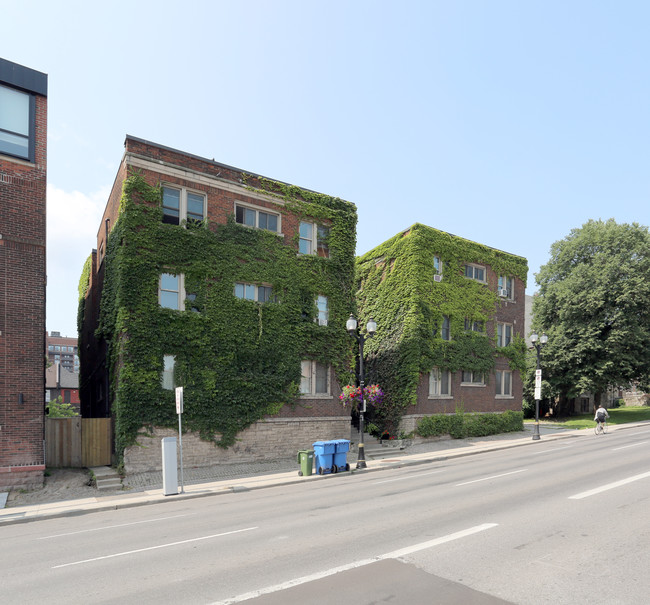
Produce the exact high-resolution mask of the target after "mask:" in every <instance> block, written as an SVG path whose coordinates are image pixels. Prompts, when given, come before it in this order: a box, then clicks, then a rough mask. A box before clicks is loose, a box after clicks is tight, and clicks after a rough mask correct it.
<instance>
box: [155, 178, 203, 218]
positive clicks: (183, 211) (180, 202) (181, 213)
mask: <svg viewBox="0 0 650 605" xmlns="http://www.w3.org/2000/svg"><path fill="white" fill-rule="evenodd" d="M205 205H206V204H205V195H204V194H203V193H197V192H195V191H190V190H188V189H187V188H185V187H172V186H171V185H163V201H162V209H163V223H169V224H170V225H180V224H181V221H183V220H187V222H188V223H189V222H200V221H202V220H203V219H204V218H205Z"/></svg>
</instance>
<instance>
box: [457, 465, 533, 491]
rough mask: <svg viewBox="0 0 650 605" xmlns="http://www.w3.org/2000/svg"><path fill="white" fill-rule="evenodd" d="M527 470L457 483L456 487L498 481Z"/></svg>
mask: <svg viewBox="0 0 650 605" xmlns="http://www.w3.org/2000/svg"><path fill="white" fill-rule="evenodd" d="M527 470H528V469H527V468H522V469H519V470H518V471H510V472H509V473H502V474H501V475H492V476H491V477H483V478H482V479H473V480H472V481H465V483H457V484H456V487H460V486H461V485H469V484H470V483H478V482H479V481H489V480H490V479H498V478H499V477H507V476H508V475H516V474H517V473H525V472H526V471H527Z"/></svg>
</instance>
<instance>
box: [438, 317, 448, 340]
mask: <svg viewBox="0 0 650 605" xmlns="http://www.w3.org/2000/svg"><path fill="white" fill-rule="evenodd" d="M440 336H441V337H442V339H443V340H451V320H450V319H449V315H443V316H442V328H441V331H440Z"/></svg>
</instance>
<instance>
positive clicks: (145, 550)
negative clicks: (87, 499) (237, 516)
mask: <svg viewBox="0 0 650 605" xmlns="http://www.w3.org/2000/svg"><path fill="white" fill-rule="evenodd" d="M254 529H259V527H247V528H245V529H236V530H234V531H227V532H223V533H221V534H212V535H211V536H201V537H200V538H190V539H189V540H180V541H179V542H170V543H169V544H159V545H158V546H148V547H147V548H136V549H135V550H127V551H125V552H117V553H114V554H112V555H104V556H101V557H94V558H92V559H84V560H83V561H73V562H72V563H64V564H63V565H54V566H53V567H52V569H61V568H62V567H71V566H72V565H82V564H83V563H92V562H93V561H103V560H104V559H113V558H115V557H124V556H126V555H133V554H137V553H140V552H147V551H150V550H158V549H159V548H169V547H170V546H179V545H180V544H190V543H192V542H200V541H201V540H211V539H212V538H221V537H223V536H231V535H233V534H240V533H242V532H245V531H252V530H254Z"/></svg>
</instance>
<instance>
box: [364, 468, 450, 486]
mask: <svg viewBox="0 0 650 605" xmlns="http://www.w3.org/2000/svg"><path fill="white" fill-rule="evenodd" d="M436 473H442V469H440V470H438V471H431V472H429V473H418V474H417V475H415V474H414V475H408V476H407V477H397V478H395V479H384V480H383V481H373V482H372V485H379V484H381V483H392V482H393V481H404V480H405V479H417V478H418V477H425V476H426V475H435V474H436Z"/></svg>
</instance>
